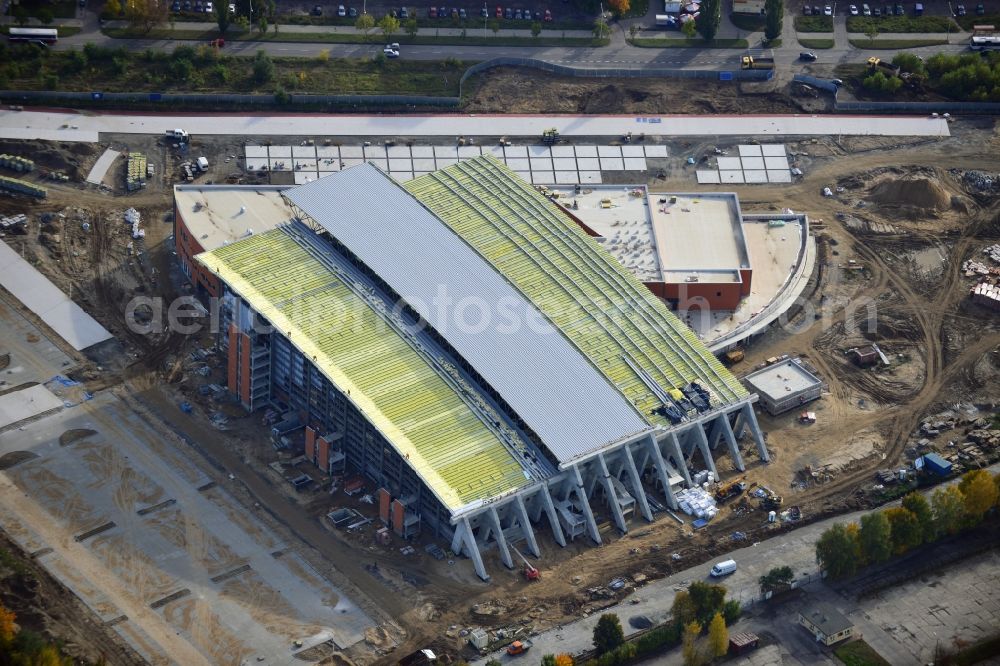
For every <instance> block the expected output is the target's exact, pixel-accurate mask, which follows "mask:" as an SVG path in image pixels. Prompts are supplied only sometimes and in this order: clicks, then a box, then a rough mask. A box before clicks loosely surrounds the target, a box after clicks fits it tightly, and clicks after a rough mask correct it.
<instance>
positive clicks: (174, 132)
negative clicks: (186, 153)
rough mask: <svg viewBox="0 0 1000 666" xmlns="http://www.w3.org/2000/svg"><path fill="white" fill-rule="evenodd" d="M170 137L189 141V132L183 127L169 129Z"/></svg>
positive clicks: (168, 135) (168, 134)
mask: <svg viewBox="0 0 1000 666" xmlns="http://www.w3.org/2000/svg"><path fill="white" fill-rule="evenodd" d="M167 138H168V139H177V140H178V141H187V140H188V138H189V137H188V133H187V132H186V131H185V130H182V129H168V130H167Z"/></svg>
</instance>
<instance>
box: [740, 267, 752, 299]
mask: <svg viewBox="0 0 1000 666" xmlns="http://www.w3.org/2000/svg"><path fill="white" fill-rule="evenodd" d="M740 279H741V280H743V290H742V292H741V293H742V294H743V296H749V295H750V281H751V280H752V279H753V269H751V268H744V269H741V270H740Z"/></svg>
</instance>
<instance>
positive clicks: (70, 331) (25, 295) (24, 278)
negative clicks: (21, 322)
mask: <svg viewBox="0 0 1000 666" xmlns="http://www.w3.org/2000/svg"><path fill="white" fill-rule="evenodd" d="M0 285H3V286H4V288H5V289H7V291H9V292H10V293H12V294H13V295H14V297H15V298H17V299H18V300H19V301H21V302H22V303H24V305H25V306H26V307H27V308H28V309H29V310H31V311H32V312H34V313H35V314H36V315H38V316H39V317H40V318H41V320H42V321H44V322H45V323H46V324H48V325H49V327H50V328H51V329H52V330H53V331H55V332H56V333H57V334H58V335H59V336H60V337H61V338H62V339H63V340H65V341H66V342H68V343H69V344H70V345H71V346H72V347H73V349H76V350H77V351H80V350H82V349H86V348H87V347H90V346H91V345H96V344H97V343H98V342H104V341H105V340H108V339H110V338H111V337H112V336H111V334H110V333H109V332H108V331H107V329H105V328H104V327H103V326H101V325H100V324H98V323H97V321H96V320H95V319H94V318H93V317H91V316H90V315H89V314H87V313H86V312H84V311H83V308H81V307H80V306H79V305H77V304H76V303H74V302H73V301H71V300H70V299H69V297H68V296H67V295H66V294H64V293H62V291H60V290H59V288H58V287H56V286H55V285H54V284H52V283H51V282H49V280H48V278H46V277H45V276H44V275H42V274H41V273H39V272H38V271H37V270H35V268H34V267H33V266H32V265H31V264H29V263H28V262H27V261H25V260H24V259H22V258H21V257H20V256H19V255H18V254H17V252H14V250H13V249H11V247H10V246H9V245H7V244H6V243H4V242H0Z"/></svg>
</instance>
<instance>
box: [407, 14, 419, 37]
mask: <svg viewBox="0 0 1000 666" xmlns="http://www.w3.org/2000/svg"><path fill="white" fill-rule="evenodd" d="M403 30H405V31H406V34H408V35H409V36H410V37H416V36H417V31H419V30H420V26H419V25H417V19H415V18H411V19H408V20H407V21H406V23H404V24H403Z"/></svg>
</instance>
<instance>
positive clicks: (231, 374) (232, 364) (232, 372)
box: [226, 324, 240, 393]
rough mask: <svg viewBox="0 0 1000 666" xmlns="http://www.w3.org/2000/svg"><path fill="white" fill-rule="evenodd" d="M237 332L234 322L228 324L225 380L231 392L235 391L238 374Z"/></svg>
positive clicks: (238, 350)
mask: <svg viewBox="0 0 1000 666" xmlns="http://www.w3.org/2000/svg"><path fill="white" fill-rule="evenodd" d="M238 341H239V334H238V333H237V332H236V324H230V325H229V354H228V356H227V357H226V381H227V382H229V390H230V391H232V392H233V393H236V391H237V387H236V384H237V381H238V380H237V377H238V375H239V362H240V349H239V346H238Z"/></svg>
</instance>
